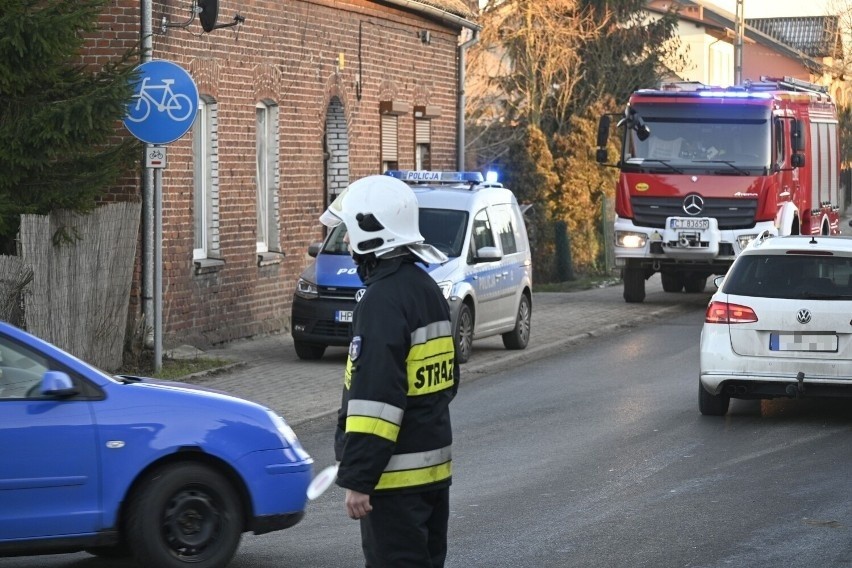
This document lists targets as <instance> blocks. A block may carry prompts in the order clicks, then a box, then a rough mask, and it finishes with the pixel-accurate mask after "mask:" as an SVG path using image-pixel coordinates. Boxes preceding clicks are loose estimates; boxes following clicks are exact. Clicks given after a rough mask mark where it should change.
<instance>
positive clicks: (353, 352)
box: [349, 335, 361, 361]
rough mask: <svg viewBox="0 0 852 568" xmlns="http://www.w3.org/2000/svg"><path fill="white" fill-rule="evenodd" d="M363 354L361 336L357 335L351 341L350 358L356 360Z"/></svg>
mask: <svg viewBox="0 0 852 568" xmlns="http://www.w3.org/2000/svg"><path fill="white" fill-rule="evenodd" d="M359 355H361V336H360V335H356V336H355V337H353V338H352V341H351V342H350V343H349V359H350V360H352V361H355V360H356V359H358V356H359Z"/></svg>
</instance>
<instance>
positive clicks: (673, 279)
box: [660, 272, 683, 292]
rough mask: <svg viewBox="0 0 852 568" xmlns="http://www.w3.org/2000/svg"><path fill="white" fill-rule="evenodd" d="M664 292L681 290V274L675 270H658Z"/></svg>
mask: <svg viewBox="0 0 852 568" xmlns="http://www.w3.org/2000/svg"><path fill="white" fill-rule="evenodd" d="M660 280H661V281H662V283H663V291H664V292H680V291H681V290H683V275H682V274H678V273H677V272H660Z"/></svg>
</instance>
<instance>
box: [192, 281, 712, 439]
mask: <svg viewBox="0 0 852 568" xmlns="http://www.w3.org/2000/svg"><path fill="white" fill-rule="evenodd" d="M646 289H647V297H646V299H645V302H643V303H641V304H627V303H625V302H624V300H623V299H622V297H621V294H622V287H621V285H620V284H618V285H615V286H611V287H607V288H600V289H593V290H585V291H580V292H570V293H544V292H542V293H534V294H533V315H532V330H531V334H530V342H529V346H528V347H527V348H526V349H525V350H523V351H509V350H506V349H504V347H503V342H502V340H501V338H500V337H499V336H497V337H493V338H488V339H484V340H480V341H475V342H474V344H473V355H472V356H471V358H470V360H469V361H468V362H467V363H465V364H463V365H462V366H461V374H462V376H461V385H462V388H463V387H464V384H465V382H470V381H472V380H476V379H478V378H481V377H483V376H486V375H487V374H488V373H489V372H492V371H496V370H500V371H503V370H506V369H508V368H514V367H518V366H522V365H523V364H524V363H526V362H528V361H531V360H535V359H539V358H542V357H545V356H547V355H550V354H553V353H556V352H559V351H560V350H562V349H564V348H565V347H566V346H568V345H570V344H573V343H576V342H578V341H582V340H586V339H589V338H590V337H597V336H600V335H604V334H607V333H611V332H613V331H615V330H618V329H621V328H625V327H630V326H636V325H639V324H640V323H641V322H643V321H646V320H648V319H653V318H658V317H662V316H665V315H670V314H676V313H679V312H682V311H685V310H687V309H694V308H695V307H696V306H700V305H706V302H707V298H709V296H710V293H711V292H710V291H711V290H712V289H713V285H712V283H711V282H708V283H707V291H706V292H705V293H703V294H678V295H675V294H667V293H665V292H662V287H661V284H660V280H659V276H658V275H655V276H654V277H652V278H651V279H650V280H649V281H648V282H647V287H646ZM206 354H207V355H208V356H211V357H220V358H223V359H227V360H231V361H233V362H234V364H233V365H231V366H229V368H227V369H226V370H223V371H218V372H216V373H214V374H210V375H198V376H194V377H190V378H188V379H184V380H186V381H187V382H192V383H195V384H199V385H203V386H206V387H210V388H215V389H220V390H224V391H227V392H230V393H233V394H236V395H239V396H242V397H245V398H248V399H251V400H256V401H258V402H261V403H263V404H265V405H267V406H269V407H270V408H272V409H274V410H276V411H277V412H280V413H281V414H282V415H283V416H284V417H285V418H286V419H287V421H288V422H289V423H290V424H293V425H295V424H299V423H301V422H305V421H307V420H311V419H313V418H317V417H320V416H324V415H327V414H329V413H333V412H335V411H336V410H337V408H338V406H339V405H340V396H341V387H342V381H343V367H344V365H345V363H346V348H344V347H337V348H335V347H330V348H328V349H327V350H326V354H325V356H324V357H323V358H322V359H321V360H319V361H302V360H300V359H299V358H298V357H297V356H296V352H295V350H294V348H293V341H292V339H291V337H290V335H289V334H283V333H282V334H273V335H266V336H261V337H256V338H251V339H245V340H238V341H234V342H230V343H227V344H223V345H219V346H216V347H214V348H213V349H211V350H209V351H207V353H206Z"/></svg>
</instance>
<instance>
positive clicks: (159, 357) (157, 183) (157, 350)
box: [154, 168, 163, 373]
mask: <svg viewBox="0 0 852 568" xmlns="http://www.w3.org/2000/svg"><path fill="white" fill-rule="evenodd" d="M162 368H163V169H162V168H155V169H154V372H155V373H159V372H160V370H161V369H162Z"/></svg>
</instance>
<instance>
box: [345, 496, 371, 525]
mask: <svg viewBox="0 0 852 568" xmlns="http://www.w3.org/2000/svg"><path fill="white" fill-rule="evenodd" d="M372 510H373V507H372V506H371V505H370V496H369V495H367V494H366V493H359V492H358V491H353V490H351V489H347V490H346V512H347V513H348V514H349V518H350V519H360V518H362V517H366V516H367V514H368V513H369V512H370V511H372Z"/></svg>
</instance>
